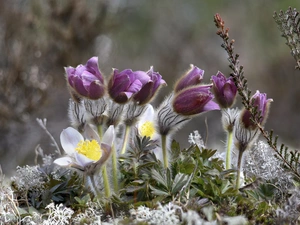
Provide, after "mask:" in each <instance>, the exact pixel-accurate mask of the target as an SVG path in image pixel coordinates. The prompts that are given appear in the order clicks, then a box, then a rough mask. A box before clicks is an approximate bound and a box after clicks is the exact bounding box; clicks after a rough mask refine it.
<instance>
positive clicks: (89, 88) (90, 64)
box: [65, 56, 105, 99]
mask: <svg viewBox="0 0 300 225" xmlns="http://www.w3.org/2000/svg"><path fill="white" fill-rule="evenodd" d="M65 70H66V74H67V79H68V84H69V86H70V87H71V90H72V94H74V93H75V95H79V96H83V97H87V98H89V99H99V98H101V97H102V96H103V95H104V92H105V88H104V79H103V76H102V74H101V72H100V70H99V67H98V57H96V56H94V57H92V58H90V59H89V60H88V61H87V63H86V64H85V65H78V66H77V67H76V68H74V67H71V66H69V67H67V68H65Z"/></svg>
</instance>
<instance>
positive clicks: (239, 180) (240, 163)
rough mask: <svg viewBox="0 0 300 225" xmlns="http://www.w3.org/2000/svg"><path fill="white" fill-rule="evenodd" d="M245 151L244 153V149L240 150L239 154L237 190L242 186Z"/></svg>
mask: <svg viewBox="0 0 300 225" xmlns="http://www.w3.org/2000/svg"><path fill="white" fill-rule="evenodd" d="M243 153H244V151H239V155H238V164H237V175H236V190H239V188H240V182H241V167H242V160H243Z"/></svg>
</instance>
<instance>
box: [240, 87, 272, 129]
mask: <svg viewBox="0 0 300 225" xmlns="http://www.w3.org/2000/svg"><path fill="white" fill-rule="evenodd" d="M271 102H273V99H271V98H269V99H267V94H266V93H260V92H259V91H256V93H255V94H254V95H253V96H252V97H251V99H250V104H251V106H252V107H254V108H257V114H256V120H257V121H258V122H259V123H260V124H261V125H262V126H263V125H264V124H265V122H266V120H267V117H268V113H269V109H270V104H271ZM251 118H252V117H251V112H250V111H249V110H247V109H244V110H243V111H242V113H241V122H242V124H243V125H244V127H245V128H247V129H256V125H255V123H254V122H253V121H252V119H251Z"/></svg>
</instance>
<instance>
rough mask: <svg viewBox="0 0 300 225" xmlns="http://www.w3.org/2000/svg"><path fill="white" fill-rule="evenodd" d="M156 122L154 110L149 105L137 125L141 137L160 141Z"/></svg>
mask: <svg viewBox="0 0 300 225" xmlns="http://www.w3.org/2000/svg"><path fill="white" fill-rule="evenodd" d="M154 120H155V113H154V109H153V106H152V105H150V104H149V105H148V106H147V108H146V110H145V112H144V113H143V114H142V116H141V117H140V119H139V121H138V123H137V129H138V132H139V135H140V136H141V137H150V139H152V140H156V139H158V134H157V132H156V129H155V122H154Z"/></svg>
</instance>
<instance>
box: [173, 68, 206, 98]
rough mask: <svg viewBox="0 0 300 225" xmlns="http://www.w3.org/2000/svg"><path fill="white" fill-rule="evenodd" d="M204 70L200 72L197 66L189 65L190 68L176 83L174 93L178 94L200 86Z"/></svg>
mask: <svg viewBox="0 0 300 225" xmlns="http://www.w3.org/2000/svg"><path fill="white" fill-rule="evenodd" d="M203 75H204V70H201V69H200V68H198V67H197V66H194V65H193V64H191V68H190V70H189V71H187V72H186V74H185V75H183V76H182V77H181V78H180V79H179V80H178V81H177V83H176V85H175V88H174V91H175V93H176V92H179V91H180V90H182V89H184V88H187V87H190V86H193V85H197V84H200V83H201V81H202V80H203Z"/></svg>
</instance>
